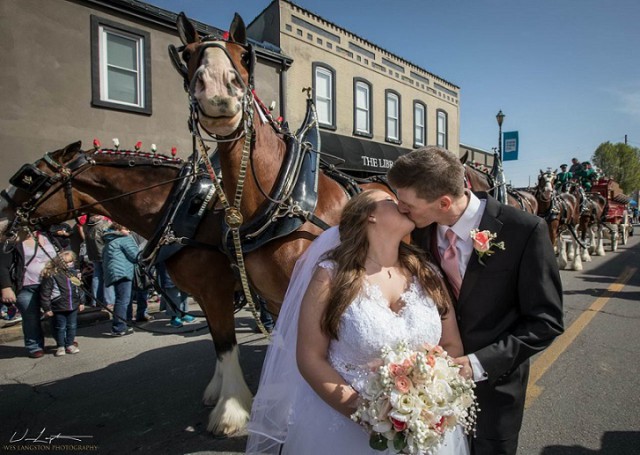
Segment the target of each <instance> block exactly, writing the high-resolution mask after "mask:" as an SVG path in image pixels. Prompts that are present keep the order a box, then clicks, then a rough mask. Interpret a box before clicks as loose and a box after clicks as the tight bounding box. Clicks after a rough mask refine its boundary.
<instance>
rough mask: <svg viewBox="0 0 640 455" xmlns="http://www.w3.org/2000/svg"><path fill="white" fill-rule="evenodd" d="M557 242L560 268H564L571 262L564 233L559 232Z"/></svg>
mask: <svg viewBox="0 0 640 455" xmlns="http://www.w3.org/2000/svg"><path fill="white" fill-rule="evenodd" d="M556 242H557V244H558V267H559V268H560V270H564V269H565V268H566V267H567V265H568V264H569V261H568V259H567V246H566V242H565V241H564V239H563V238H562V233H560V232H558V234H557V237H556Z"/></svg>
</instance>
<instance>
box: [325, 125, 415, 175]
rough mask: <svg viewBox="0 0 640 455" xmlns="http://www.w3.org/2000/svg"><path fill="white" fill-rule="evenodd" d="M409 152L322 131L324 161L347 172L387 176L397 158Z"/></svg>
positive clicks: (388, 145)
mask: <svg viewBox="0 0 640 455" xmlns="http://www.w3.org/2000/svg"><path fill="white" fill-rule="evenodd" d="M409 151H410V150H409V149H406V148H403V147H396V146H394V145H390V144H381V143H379V142H374V141H371V140H369V139H362V138H358V137H351V136H342V135H340V134H334V133H329V132H326V131H320V152H321V154H322V159H323V160H325V161H327V162H329V163H331V164H334V165H335V166H336V167H337V168H338V169H342V170H345V171H358V172H366V173H368V174H386V173H387V171H388V170H389V168H390V167H391V165H392V164H393V162H394V161H395V160H396V158H398V157H399V156H400V155H403V154H405V153H407V152H409Z"/></svg>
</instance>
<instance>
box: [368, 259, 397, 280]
mask: <svg viewBox="0 0 640 455" xmlns="http://www.w3.org/2000/svg"><path fill="white" fill-rule="evenodd" d="M367 259H369V260H370V261H371V262H373V263H374V264H376V265H378V266H380V269H381V270H384V269H386V271H387V275H388V276H389V279H391V270H392V269H395V268H396V267H397V266H398V261H396V263H395V264H393V265H392V266H391V267H385V266H384V265H382V264H380V263H379V262H378V261H376V260H375V259H373V258H372V257H371V256H367Z"/></svg>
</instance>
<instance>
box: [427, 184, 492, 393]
mask: <svg viewBox="0 0 640 455" xmlns="http://www.w3.org/2000/svg"><path fill="white" fill-rule="evenodd" d="M486 206H487V200H486V199H478V197H477V196H476V195H475V194H473V193H472V192H469V204H468V205H467V208H466V209H465V211H464V212H463V213H462V216H461V217H460V219H459V220H458V221H457V222H456V224H454V225H453V226H447V225H442V224H439V225H438V229H437V231H438V252H439V253H440V257H443V255H444V251H445V250H446V249H447V247H448V246H449V241H448V240H447V237H446V232H447V231H448V230H449V229H451V230H452V231H453V232H455V233H456V235H457V236H458V239H457V241H456V248H457V250H458V258H459V261H458V266H459V267H460V276H461V277H462V280H463V281H464V274H465V272H466V271H467V264H469V259H470V258H471V254H472V253H473V240H472V239H471V235H470V234H471V230H473V229H477V228H478V226H480V220H481V219H482V215H483V214H484V209H485V207H486ZM468 357H469V362H470V363H471V367H472V368H473V380H474V381H476V382H479V381H484V380H486V379H487V377H488V375H487V373H486V371H485V370H484V368H482V365H481V364H480V361H479V360H478V358H477V357H476V356H475V354H468Z"/></svg>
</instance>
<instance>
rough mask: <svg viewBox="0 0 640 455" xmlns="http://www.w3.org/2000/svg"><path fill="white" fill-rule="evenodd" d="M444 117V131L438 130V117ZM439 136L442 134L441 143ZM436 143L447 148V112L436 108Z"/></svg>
mask: <svg viewBox="0 0 640 455" xmlns="http://www.w3.org/2000/svg"><path fill="white" fill-rule="evenodd" d="M441 117H442V118H444V132H442V131H440V118H441ZM440 136H444V141H443V142H444V143H442V144H441V142H440ZM436 145H438V146H439V147H444V148H446V149H447V150H448V149H449V114H447V112H446V111H445V110H443V109H437V110H436Z"/></svg>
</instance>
